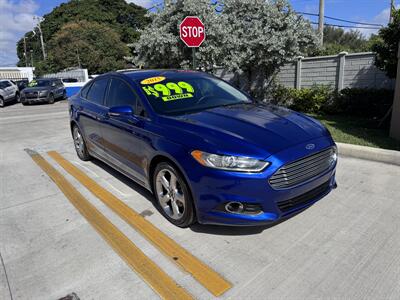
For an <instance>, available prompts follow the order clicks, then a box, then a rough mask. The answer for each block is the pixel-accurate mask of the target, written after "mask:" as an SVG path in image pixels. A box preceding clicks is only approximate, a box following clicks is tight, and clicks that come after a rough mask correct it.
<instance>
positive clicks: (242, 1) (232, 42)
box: [221, 0, 317, 98]
mask: <svg viewBox="0 0 400 300" xmlns="http://www.w3.org/2000/svg"><path fill="white" fill-rule="evenodd" d="M223 4H224V6H223V11H222V13H221V17H222V20H221V23H222V24H223V25H224V26H223V28H224V32H225V34H224V35H223V36H222V39H221V40H222V44H223V48H224V49H223V55H222V57H223V64H224V65H226V66H228V67H229V68H230V69H232V70H241V71H243V75H244V77H243V76H242V79H244V80H240V82H241V83H240V87H241V88H242V89H245V90H247V91H249V92H250V93H251V94H253V95H254V96H256V97H260V98H262V97H264V91H265V90H266V88H267V85H268V84H269V82H270V79H271V78H272V77H273V75H274V74H275V73H276V71H277V70H278V69H279V68H280V67H281V66H283V65H284V64H285V63H286V62H288V61H293V60H294V59H295V58H296V57H297V56H299V55H302V54H303V53H305V52H307V51H309V49H310V48H312V47H315V45H316V41H317V38H316V35H315V31H314V30H313V28H312V27H311V25H310V23H309V22H308V21H306V20H305V19H304V18H303V17H301V16H299V15H298V14H296V13H295V12H294V11H293V10H292V8H291V6H290V5H289V3H288V2H287V1H286V0H275V1H264V0H225V1H223Z"/></svg>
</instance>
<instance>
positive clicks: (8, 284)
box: [0, 252, 13, 300]
mask: <svg viewBox="0 0 400 300" xmlns="http://www.w3.org/2000/svg"><path fill="white" fill-rule="evenodd" d="M0 260H1V264H2V266H3V270H4V275H5V277H6V281H7V286H8V292H9V293H10V299H11V300H13V295H12V293H11V286H10V282H9V281H8V276H7V270H6V265H5V264H4V260H3V256H2V255H1V252H0Z"/></svg>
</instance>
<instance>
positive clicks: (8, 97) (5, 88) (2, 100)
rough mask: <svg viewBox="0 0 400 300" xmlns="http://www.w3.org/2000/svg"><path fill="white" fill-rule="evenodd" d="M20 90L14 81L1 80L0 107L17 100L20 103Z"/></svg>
mask: <svg viewBox="0 0 400 300" xmlns="http://www.w3.org/2000/svg"><path fill="white" fill-rule="evenodd" d="M19 99H20V97H19V89H18V86H17V85H16V84H15V82H13V81H12V80H0V107H3V106H5V105H6V103H7V102H10V101H14V100H16V101H17V102H19Z"/></svg>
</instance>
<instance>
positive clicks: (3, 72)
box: [0, 67, 35, 81]
mask: <svg viewBox="0 0 400 300" xmlns="http://www.w3.org/2000/svg"><path fill="white" fill-rule="evenodd" d="M34 71H35V68H31V67H0V79H11V80H16V81H18V80H22V79H28V80H29V81H32V80H33V72H34Z"/></svg>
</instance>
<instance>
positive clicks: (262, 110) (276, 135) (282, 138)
mask: <svg viewBox="0 0 400 300" xmlns="http://www.w3.org/2000/svg"><path fill="white" fill-rule="evenodd" d="M166 123H167V124H166V125H169V126H172V127H174V130H170V129H172V128H168V127H169V126H167V127H166V130H168V135H169V136H171V134H172V135H174V134H177V135H178V136H176V138H177V139H179V140H181V141H182V142H183V143H186V144H187V145H188V146H189V147H192V148H199V143H200V145H202V146H203V148H201V147H200V150H203V151H210V152H212V153H221V154H222V153H229V154H237V155H248V156H252V157H259V158H265V157H267V156H269V155H271V154H273V153H276V152H279V151H280V150H283V149H285V148H288V147H290V146H294V145H297V144H300V143H304V142H307V141H309V140H312V139H316V138H319V137H322V136H329V132H328V131H327V130H326V128H325V127H324V126H322V125H321V124H320V123H319V122H318V121H316V120H314V119H312V118H310V117H307V116H305V115H303V114H300V113H297V112H294V111H291V110H289V109H286V108H281V107H278V106H273V105H264V104H240V105H233V106H227V107H218V108H213V109H208V110H205V111H202V112H198V113H193V114H188V115H183V116H178V117H173V118H172V117H169V118H168V121H167V122H166Z"/></svg>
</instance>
